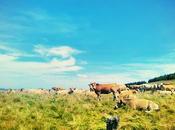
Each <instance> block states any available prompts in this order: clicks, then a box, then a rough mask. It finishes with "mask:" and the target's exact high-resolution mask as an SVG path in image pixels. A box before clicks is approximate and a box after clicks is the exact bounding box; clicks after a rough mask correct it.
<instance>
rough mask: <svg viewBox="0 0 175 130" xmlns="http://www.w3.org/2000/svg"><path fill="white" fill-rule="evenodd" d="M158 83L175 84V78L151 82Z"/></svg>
mask: <svg viewBox="0 0 175 130" xmlns="http://www.w3.org/2000/svg"><path fill="white" fill-rule="evenodd" d="M156 83H158V84H159V83H169V84H173V85H175V80H164V81H157V82H153V83H150V84H156Z"/></svg>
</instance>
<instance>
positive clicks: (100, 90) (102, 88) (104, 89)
mask: <svg viewBox="0 0 175 130" xmlns="http://www.w3.org/2000/svg"><path fill="white" fill-rule="evenodd" d="M89 87H90V91H95V93H96V95H97V98H98V100H100V94H109V93H112V94H113V100H115V99H116V93H117V92H118V93H120V92H121V90H124V89H126V86H125V85H119V84H116V83H113V84H99V83H91V84H89Z"/></svg>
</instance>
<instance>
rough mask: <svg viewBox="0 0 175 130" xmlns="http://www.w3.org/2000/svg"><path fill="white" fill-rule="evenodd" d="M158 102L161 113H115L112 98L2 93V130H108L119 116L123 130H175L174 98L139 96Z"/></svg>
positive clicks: (123, 109)
mask: <svg viewBox="0 0 175 130" xmlns="http://www.w3.org/2000/svg"><path fill="white" fill-rule="evenodd" d="M137 96H138V97H139V98H145V99H150V100H153V101H155V102H156V103H158V104H159V105H160V109H161V110H160V111H159V112H152V113H145V112H143V111H137V110H132V109H130V108H128V107H127V106H124V107H123V108H120V109H117V110H114V109H113V108H114V105H115V102H114V101H112V95H103V96H102V101H100V102H98V101H97V100H96V99H94V98H93V97H86V96H78V95H67V96H59V95H58V96H54V95H50V96H49V95H22V94H9V95H7V94H2V93H1V94H0V130H105V120H106V118H107V117H109V116H110V115H118V116H119V117H120V126H119V129H121V130H175V105H174V104H175V95H172V96H171V95H166V96H161V95H159V94H156V93H155V94H153V95H152V94H150V93H144V94H138V95H137Z"/></svg>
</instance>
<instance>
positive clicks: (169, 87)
mask: <svg viewBox="0 0 175 130" xmlns="http://www.w3.org/2000/svg"><path fill="white" fill-rule="evenodd" d="M162 90H166V91H171V92H174V91H175V86H174V85H171V84H169V85H162Z"/></svg>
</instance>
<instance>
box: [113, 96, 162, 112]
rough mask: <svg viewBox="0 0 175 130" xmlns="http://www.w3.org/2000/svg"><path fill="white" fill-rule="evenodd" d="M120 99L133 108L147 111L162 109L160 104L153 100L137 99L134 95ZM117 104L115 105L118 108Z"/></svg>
mask: <svg viewBox="0 0 175 130" xmlns="http://www.w3.org/2000/svg"><path fill="white" fill-rule="evenodd" d="M120 101H122V103H123V104H125V105H128V106H130V107H131V108H132V109H138V110H145V112H151V111H153V110H156V111H158V110H160V109H159V106H158V104H156V103H154V102H153V101H150V100H146V99H137V98H136V97H135V96H133V95H130V96H128V97H126V98H124V99H121V100H120ZM117 105H118V104H117ZM117 105H116V106H115V108H118V106H117Z"/></svg>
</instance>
